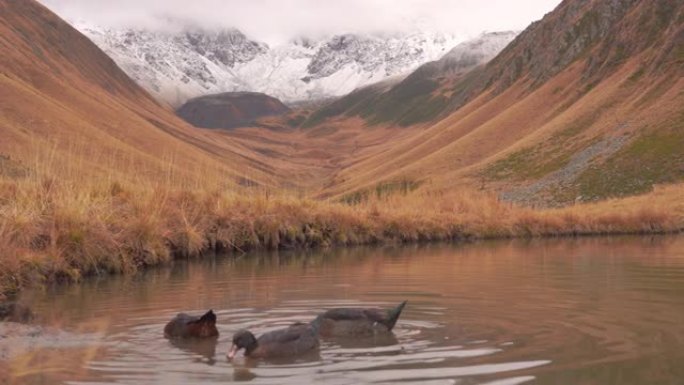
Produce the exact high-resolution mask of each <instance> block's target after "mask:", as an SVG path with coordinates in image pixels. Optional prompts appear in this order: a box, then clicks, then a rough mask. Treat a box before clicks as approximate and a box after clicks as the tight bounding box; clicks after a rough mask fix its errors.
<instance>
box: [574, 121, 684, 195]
mask: <svg viewBox="0 0 684 385" xmlns="http://www.w3.org/2000/svg"><path fill="white" fill-rule="evenodd" d="M667 124H668V125H670V127H668V128H666V129H659V130H657V131H655V132H653V133H650V134H645V135H642V136H640V137H638V138H637V139H635V140H634V141H633V142H632V143H631V144H629V145H628V146H626V147H625V148H623V149H622V150H620V151H618V152H617V153H616V154H615V155H614V156H612V157H611V158H610V159H608V160H607V161H606V162H604V163H603V164H602V165H597V166H594V167H591V168H589V169H588V170H586V171H585V172H584V173H582V174H581V175H580V176H579V178H578V179H577V183H578V184H579V192H580V194H581V195H582V196H584V197H585V198H588V199H603V198H609V197H623V196H627V195H634V194H641V193H646V192H649V191H651V190H652V189H653V185H654V184H659V183H673V182H679V181H682V180H684V114H682V116H680V119H679V120H678V121H674V122H668V123H667Z"/></svg>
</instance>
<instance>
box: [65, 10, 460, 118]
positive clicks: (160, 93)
mask: <svg viewBox="0 0 684 385" xmlns="http://www.w3.org/2000/svg"><path fill="white" fill-rule="evenodd" d="M76 28H77V29H79V30H80V31H81V32H83V33H84V34H85V35H86V36H88V37H89V38H90V39H91V40H92V41H93V42H95V44H97V45H98V46H99V47H100V48H102V50H103V51H105V52H106V53H107V54H108V55H109V56H110V57H111V58H112V59H114V61H115V62H116V63H117V64H118V65H119V66H120V67H121V68H122V69H123V70H124V71H125V72H126V73H127V74H128V75H129V76H130V77H131V78H133V79H134V80H135V81H136V82H137V83H138V84H140V85H141V86H143V87H144V88H145V89H147V90H148V91H149V92H150V93H151V94H152V95H154V96H155V97H156V98H158V99H159V100H162V101H165V102H167V103H169V104H171V105H172V106H179V105H180V104H182V103H183V102H185V101H186V100H188V99H190V98H193V97H197V96H201V95H207V94H213V93H220V92H230V91H253V92H262V93H265V94H268V95H272V96H275V97H277V98H279V99H280V100H282V101H284V102H286V103H293V102H297V101H306V100H316V99H323V98H329V97H335V96H341V95H345V94H347V93H349V92H351V91H353V90H354V89H356V88H358V87H361V86H364V85H367V84H370V83H374V82H378V81H381V80H384V79H386V78H388V77H392V76H398V75H404V74H407V73H409V72H410V71H412V70H413V69H415V68H417V67H418V66H420V65H421V64H423V63H425V62H428V61H431V60H435V59H438V58H440V57H441V56H443V55H444V54H445V53H447V52H448V51H449V50H450V49H451V48H452V47H453V46H454V45H456V44H457V43H458V42H459V41H460V40H459V39H457V38H456V37H455V36H453V35H449V34H444V33H436V32H412V33H404V34H393V35H389V34H388V35H359V34H344V35H337V36H333V37H331V38H327V39H322V40H312V39H306V38H300V39H295V40H293V41H291V42H290V43H288V44H284V45H280V46H276V47H269V46H268V45H266V44H264V43H260V42H257V41H253V40H250V39H249V38H248V37H246V36H245V35H244V34H242V33H241V32H240V31H238V30H236V29H224V30H219V31H211V30H203V29H199V28H186V29H183V30H177V31H149V30H135V29H108V28H99V27H94V26H89V25H86V24H78V23H77V24H76Z"/></svg>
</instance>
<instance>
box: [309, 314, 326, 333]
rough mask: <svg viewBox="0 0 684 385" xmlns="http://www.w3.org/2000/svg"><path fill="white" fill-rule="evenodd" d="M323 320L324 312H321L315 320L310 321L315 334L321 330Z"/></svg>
mask: <svg viewBox="0 0 684 385" xmlns="http://www.w3.org/2000/svg"><path fill="white" fill-rule="evenodd" d="M321 322H323V314H319V315H318V316H317V317H316V318H314V320H313V321H311V322H310V323H309V325H311V328H312V329H313V332H314V334H316V335H318V334H319V332H320V330H321Z"/></svg>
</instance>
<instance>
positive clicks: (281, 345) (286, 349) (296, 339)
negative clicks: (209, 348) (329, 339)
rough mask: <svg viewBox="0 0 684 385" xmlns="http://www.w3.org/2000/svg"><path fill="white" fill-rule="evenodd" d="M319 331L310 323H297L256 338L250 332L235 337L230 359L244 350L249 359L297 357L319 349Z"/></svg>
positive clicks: (242, 331) (240, 333)
mask: <svg viewBox="0 0 684 385" xmlns="http://www.w3.org/2000/svg"><path fill="white" fill-rule="evenodd" d="M318 346H319V341H318V331H317V330H316V329H315V327H314V326H313V325H312V324H310V323H301V322H298V323H295V324H292V325H290V326H288V327H286V328H283V329H278V330H273V331H271V332H268V333H265V334H262V335H261V336H260V337H259V338H256V337H255V336H254V334H252V332H250V331H249V330H240V331H238V332H237V333H235V334H234V335H233V345H232V346H231V348H230V351H229V352H228V359H229V360H232V359H233V358H235V356H236V355H237V353H238V352H239V351H240V350H242V349H244V350H245V357H247V358H264V359H269V358H284V357H296V356H299V355H302V354H305V353H309V352H313V351H315V350H317V349H318Z"/></svg>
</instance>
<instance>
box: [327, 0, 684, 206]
mask: <svg viewBox="0 0 684 385" xmlns="http://www.w3.org/2000/svg"><path fill="white" fill-rule="evenodd" d="M573 4H581V3H573V2H566V3H564V4H563V6H561V7H560V8H559V10H557V11H556V12H554V13H552V14H550V15H548V16H547V17H546V18H545V19H544V21H542V22H538V23H536V24H534V25H533V26H532V27H530V29H528V30H527V31H525V32H523V33H522V34H521V35H520V37H519V38H518V39H516V41H514V43H512V44H511V46H509V47H508V48H507V49H506V50H504V52H503V53H502V54H501V55H499V57H497V58H496V59H495V60H494V61H492V62H491V63H489V64H488V66H487V68H486V69H485V70H484V71H483V72H481V73H480V74H479V75H478V76H480V77H481V78H482V79H486V83H487V84H489V87H488V89H487V90H486V91H485V92H483V93H480V94H479V95H478V96H476V97H468V98H469V99H470V100H471V101H470V102H469V103H466V104H465V105H463V106H462V107H460V108H459V109H458V110H457V111H456V112H454V113H453V114H451V115H450V116H449V117H447V118H446V119H443V120H442V121H440V122H438V123H435V124H433V125H431V126H430V127H429V128H428V129H427V130H425V131H424V132H421V133H420V135H416V136H414V137H412V138H408V139H407V140H403V141H397V142H395V143H394V145H393V146H392V148H391V149H389V150H388V151H384V152H382V153H378V154H376V155H374V156H371V157H369V158H367V159H365V160H363V161H360V162H357V163H355V164H353V165H352V166H351V167H348V168H346V169H344V170H342V171H341V172H339V173H338V175H337V176H336V179H337V180H340V181H342V182H341V183H339V184H336V185H334V186H331V187H330V188H328V189H326V190H325V191H324V192H323V194H322V195H323V196H333V197H344V196H345V194H349V193H350V192H355V193H356V192H359V191H368V190H373V189H375V188H377V186H378V185H380V184H383V183H387V182H388V181H390V182H391V181H402V180H406V181H411V182H413V183H422V184H423V185H425V186H431V185H433V186H437V187H449V186H458V185H464V184H465V185H476V186H478V187H481V186H485V187H486V188H488V189H498V190H510V189H515V188H519V187H521V186H526V185H530V184H534V183H535V182H538V181H544V180H546V179H553V178H551V177H554V178H560V176H557V175H556V174H554V173H557V174H563V173H565V174H567V173H568V172H569V171H568V170H567V169H566V168H572V167H574V164H576V163H577V159H575V158H573V157H574V156H575V155H576V154H581V153H583V152H591V151H589V150H590V147H591V146H592V145H596V146H598V147H600V145H601V144H602V143H613V142H615V143H619V144H620V145H621V146H623V147H624V148H622V147H621V148H619V149H618V151H617V152H615V153H612V152H610V151H606V152H605V156H601V154H599V156H596V157H594V158H593V159H591V161H590V162H588V164H583V167H585V168H587V169H586V170H581V171H582V172H581V173H579V174H578V175H572V177H567V178H565V179H568V180H563V181H562V182H563V183H562V184H560V185H557V186H550V187H548V188H546V190H548V191H546V190H544V192H543V194H541V193H540V195H543V196H542V197H541V199H546V200H551V201H556V202H568V201H572V200H574V199H575V197H577V196H580V195H581V196H583V197H584V198H585V199H595V198H606V197H610V196H624V195H629V194H635V193H642V192H647V191H649V190H650V189H651V188H652V185H653V184H656V183H668V182H677V181H680V180H682V179H683V177H684V176H683V175H682V173H681V171H679V170H681V161H680V159H681V157H682V148H684V147H680V146H677V145H676V144H677V143H679V141H680V138H679V133H680V132H681V125H682V120H681V113H682V107H681V106H682V105H684V100H683V96H682V93H683V92H682V86H684V84H682V80H681V79H682V76H681V75H682V69H683V68H684V67H682V65H681V63H682V62H681V57H680V56H681V55H680V54H679V53H677V52H679V51H678V49H680V48H678V47H681V46H682V45H684V43H682V39H683V38H682V36H683V35H684V23H683V22H682V19H683V18H684V16H682V14H683V13H684V12H682V6H681V5H676V4H675V3H673V2H671V1H665V0H663V1H658V2H657V4H655V6H653V7H652V6H651V5H653V4H646V2H637V3H635V4H634V5H633V6H631V7H628V8H627V9H628V11H627V14H626V15H618V16H620V17H621V18H620V19H619V20H618V21H616V23H615V25H614V26H611V28H608V29H606V31H607V32H604V34H605V35H606V36H607V37H605V38H601V39H599V38H598V37H597V36H596V35H597V32H595V31H596V29H597V28H599V27H595V26H594V24H592V23H597V25H600V24H601V22H602V21H601V20H600V19H597V20H594V19H592V15H594V13H593V11H592V10H593V8H591V7H594V6H595V4H599V6H600V5H604V4H605V2H598V1H594V2H587V3H584V4H585V5H584V6H585V7H587V8H586V9H582V12H575V13H572V12H570V11H568V10H567V8H571V6H572V5H573ZM668 6H671V8H668ZM564 7H565V8H564ZM599 9H600V8H599ZM662 9H670V13H668V14H667V15H666V16H663V15H661V13H662V12H661V11H662ZM618 16H616V17H618ZM558 23H565V24H566V25H567V26H568V27H567V31H563V29H561V30H560V31H559V32H557V33H558V34H560V35H562V36H561V38H562V39H568V42H569V43H567V44H566V45H563V44H558V43H557V40H558V39H557V38H556V37H555V36H554V33H556V32H555V30H554V29H553V26H554V25H555V26H556V27H557V24H558ZM644 31H651V32H652V33H650V32H649V33H648V34H646V33H644ZM564 36H569V37H564ZM530 38H534V40H533V43H534V41H536V40H544V41H546V42H545V43H544V44H537V45H538V46H541V47H542V48H543V49H546V51H543V52H539V53H538V54H537V56H540V57H542V59H540V60H539V61H540V62H535V61H534V60H533V59H529V60H528V59H525V58H528V56H526V55H527V52H528V51H529V50H531V49H537V45H531V47H532V48H528V47H527V46H526V39H530ZM574 38H577V39H582V41H586V42H588V43H587V46H586V48H585V49H584V50H581V51H579V52H578V53H577V56H576V59H574V61H573V60H571V59H570V58H569V57H566V56H567V55H566V52H567V51H568V50H570V48H568V47H571V46H572V44H571V43H572V41H573V40H572V39H574ZM630 41H631V42H633V44H632V46H631V47H630V48H629V49H631V52H628V53H626V50H627V49H628V48H625V42H630ZM554 49H557V50H559V51H558V52H557V53H556V55H557V56H556V57H554V56H553V55H550V52H553V50H554ZM544 55H546V56H551V58H550V59H548V60H547V61H544V60H543V59H545V58H544ZM524 60H528V61H527V62H525V61H524ZM565 62H567V65H566V66H565V67H563V66H561V65H560V64H558V63H565ZM525 74H527V75H525ZM532 74H536V76H530V75H532ZM544 80H545V81H544ZM541 81H543V82H541ZM540 82H541V83H540ZM476 89H477V87H475V90H476ZM468 98H466V99H468ZM597 143H598V144H597ZM588 149H589V150H588ZM561 176H562V175H561ZM561 179H562V178H561ZM632 179H637V181H636V182H634V183H632V182H631V180H632ZM554 189H555V190H563V193H562V194H560V193H558V191H556V192H554V191H552V190H554Z"/></svg>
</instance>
